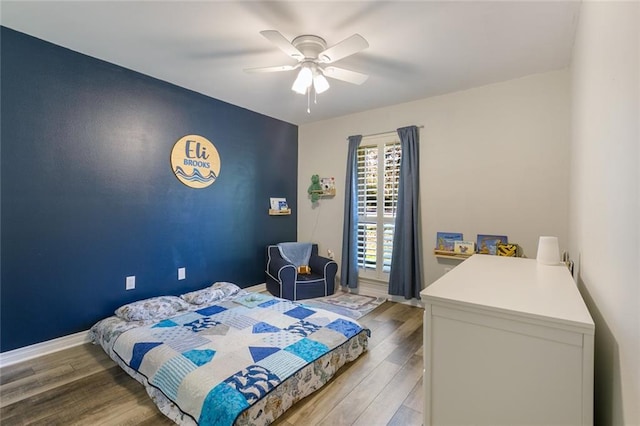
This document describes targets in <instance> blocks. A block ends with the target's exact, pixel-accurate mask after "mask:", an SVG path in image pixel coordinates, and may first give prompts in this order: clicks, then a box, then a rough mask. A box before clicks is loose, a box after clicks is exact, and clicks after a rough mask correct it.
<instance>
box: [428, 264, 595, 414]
mask: <svg viewBox="0 0 640 426" xmlns="http://www.w3.org/2000/svg"><path fill="white" fill-rule="evenodd" d="M420 294H421V298H422V300H423V301H424V302H425V314H424V363H425V374H424V398H425V402H424V404H425V405H424V424H425V426H426V425H491V426H496V425H525V424H526V425H590V424H592V423H593V344H594V324H593V320H592V319H591V316H590V315H589V311H588V310H587V308H586V305H585V303H584V301H583V300H582V297H581V296H580V293H579V291H578V289H577V287H576V285H575V283H574V281H573V279H572V277H571V275H570V273H569V271H568V270H567V268H566V267H564V266H561V265H559V266H549V265H540V264H538V263H537V262H536V261H535V260H533V259H522V258H510V257H498V256H488V255H474V256H472V257H470V258H469V259H467V260H465V261H464V262H462V263H461V264H460V265H459V266H457V267H456V268H454V269H453V270H451V271H450V272H449V273H447V274H445V275H444V276H443V277H442V278H440V279H439V280H437V281H436V282H434V283H433V284H431V285H430V286H429V287H427V288H426V289H424V290H423V291H422V292H421V293H420Z"/></svg>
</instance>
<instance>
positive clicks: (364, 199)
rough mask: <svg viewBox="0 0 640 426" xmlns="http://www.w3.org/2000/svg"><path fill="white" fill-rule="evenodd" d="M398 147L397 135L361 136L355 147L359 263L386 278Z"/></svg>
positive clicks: (362, 271) (366, 273)
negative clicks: (366, 137)
mask: <svg viewBox="0 0 640 426" xmlns="http://www.w3.org/2000/svg"><path fill="white" fill-rule="evenodd" d="M400 159H401V149H400V143H399V142H398V141H397V138H384V139H380V138H378V141H367V140H363V141H362V143H361V146H360V147H359V148H358V154H357V161H358V194H357V197H358V267H359V268H360V275H361V276H365V277H369V278H374V279H386V278H387V276H388V274H389V271H390V269H391V256H392V253H393V230H394V222H395V217H396V211H397V205H398V185H399V182H400Z"/></svg>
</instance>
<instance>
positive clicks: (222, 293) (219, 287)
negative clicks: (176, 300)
mask: <svg viewBox="0 0 640 426" xmlns="http://www.w3.org/2000/svg"><path fill="white" fill-rule="evenodd" d="M239 291H240V287H238V286H237V285H235V284H232V283H228V282H216V283H213V284H212V285H211V286H209V287H206V288H203V289H201V290H196V291H192V292H190V293H185V294H182V295H180V297H181V298H182V299H183V300H185V301H186V302H188V303H191V304H192V305H205V304H211V303H214V302H218V301H220V300H222V299H225V298H227V297H229V296H233V295H234V294H237V293H238V292H239Z"/></svg>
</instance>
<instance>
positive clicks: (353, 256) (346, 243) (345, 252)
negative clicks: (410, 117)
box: [340, 135, 362, 288]
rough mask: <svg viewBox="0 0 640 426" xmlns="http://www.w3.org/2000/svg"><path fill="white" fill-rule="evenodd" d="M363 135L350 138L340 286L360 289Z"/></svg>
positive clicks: (345, 187)
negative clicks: (360, 209)
mask: <svg viewBox="0 0 640 426" xmlns="http://www.w3.org/2000/svg"><path fill="white" fill-rule="evenodd" d="M361 140H362V135H355V136H349V152H348V153H347V182H346V184H345V186H344V225H343V227H342V263H341V265H340V285H341V286H343V287H349V288H357V287H358V200H357V198H358V197H357V195H358V145H360V141H361Z"/></svg>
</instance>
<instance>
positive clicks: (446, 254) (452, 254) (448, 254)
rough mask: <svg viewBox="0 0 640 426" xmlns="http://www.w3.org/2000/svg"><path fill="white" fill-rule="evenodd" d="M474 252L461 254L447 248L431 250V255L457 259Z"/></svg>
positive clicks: (462, 258)
mask: <svg viewBox="0 0 640 426" xmlns="http://www.w3.org/2000/svg"><path fill="white" fill-rule="evenodd" d="M473 254H474V253H471V254H462V253H456V252H453V251H448V250H433V255H434V256H435V257H438V258H440V259H457V260H465V259H468V258H470V257H471V256H473Z"/></svg>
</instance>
